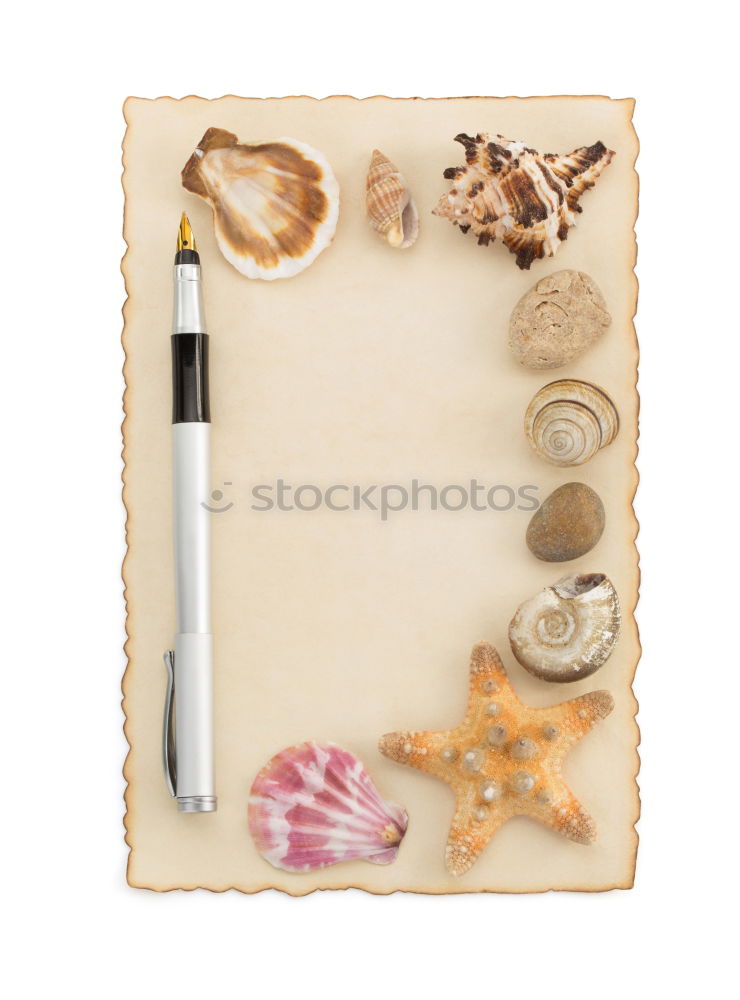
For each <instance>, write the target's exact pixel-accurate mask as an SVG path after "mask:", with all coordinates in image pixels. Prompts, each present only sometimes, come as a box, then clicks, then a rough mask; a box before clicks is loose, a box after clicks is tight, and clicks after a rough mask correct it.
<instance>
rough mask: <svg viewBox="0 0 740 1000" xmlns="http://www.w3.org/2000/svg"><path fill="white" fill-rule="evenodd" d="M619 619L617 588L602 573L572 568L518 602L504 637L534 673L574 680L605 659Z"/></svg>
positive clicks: (613, 639)
mask: <svg viewBox="0 0 740 1000" xmlns="http://www.w3.org/2000/svg"><path fill="white" fill-rule="evenodd" d="M621 621H622V616H621V612H620V609H619V599H618V597H617V592H616V590H615V589H614V587H613V585H612V583H611V582H610V581H609V580H608V579H607V578H606V577H605V576H604V574H603V573H588V574H578V575H576V574H574V575H571V576H564V577H563V578H562V580H558V582H557V583H555V584H553V586H552V587H545V589H544V590H543V591H541V592H540V593H539V594H537V596H536V597H533V598H531V600H529V601H525V602H524V604H522V605H521V606H520V607H519V609H518V610H517V612H516V614H515V615H514V618H513V619H512V622H511V624H510V625H509V641H510V642H511V648H512V650H513V652H514V656H516V658H517V660H519V662H520V663H521V665H522V666H523V667H524V668H525V669H526V670H528V671H529V672H530V674H534V676H535V677H540V678H542V680H545V681H578V680H581V679H582V678H584V677H588V676H589V675H590V674H593V673H595V672H596V671H597V670H598V669H599V667H601V666H603V664H604V663H606V661H607V659H608V658H609V655H610V653H611V651H612V649H613V648H614V643H615V642H616V641H617V636H618V635H619V629H620V625H621Z"/></svg>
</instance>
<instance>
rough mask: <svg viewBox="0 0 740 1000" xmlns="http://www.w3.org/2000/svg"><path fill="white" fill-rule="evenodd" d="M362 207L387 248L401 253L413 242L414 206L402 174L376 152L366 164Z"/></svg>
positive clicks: (416, 225)
mask: <svg viewBox="0 0 740 1000" xmlns="http://www.w3.org/2000/svg"><path fill="white" fill-rule="evenodd" d="M365 204H366V207H367V217H368V220H369V222H370V225H371V226H372V228H373V229H374V230H375V232H376V233H378V234H379V235H380V236H382V238H383V239H384V240H385V241H386V243H388V245H389V246H392V247H397V248H399V249H401V250H403V249H405V248H406V247H410V246H411V245H412V244H413V243H415V242H416V238H417V236H418V235H419V213H418V212H417V210H416V205H415V204H414V202H413V201H412V199H411V193H410V191H409V188H408V185H407V183H406V180H405V179H404V176H403V174H401V173H400V172H399V170H398V168H397V167H396V166H395V165H394V164H393V163H391V161H390V160H389V159H388V157H387V156H384V155H383V154H382V153H381V152H380V150H379V149H376V150H374V151H373V156H372V160H371V161H370V169H369V171H368V175H367V182H366V195H365Z"/></svg>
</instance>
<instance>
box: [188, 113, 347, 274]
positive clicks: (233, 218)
mask: <svg viewBox="0 0 740 1000" xmlns="http://www.w3.org/2000/svg"><path fill="white" fill-rule="evenodd" d="M182 183H183V187H185V188H186V189H187V190H188V191H192V192H193V193H194V194H197V195H200V197H201V198H203V199H204V200H205V201H207V202H208V204H209V205H210V206H211V208H212V209H213V223H214V227H215V231H216V241H217V243H218V246H219V249H220V250H221V253H222V254H223V255H224V257H225V258H226V259H227V260H228V261H229V263H231V264H233V265H234V267H235V268H236V269H237V270H238V271H241V273H242V274H245V275H246V276H247V277H248V278H263V279H265V280H267V281H271V280H272V279H274V278H289V277H291V276H292V275H295V274H299V273H300V272H301V271H303V270H304V269H305V268H307V267H308V266H309V264H311V263H313V261H314V260H316V258H317V257H318V255H319V254H320V253H321V251H322V250H325V249H326V247H328V246H329V244H330V243H331V241H332V239H333V238H334V232H335V230H336V227H337V219H338V217H339V186H338V185H337V182H336V179H335V177H334V174H333V172H332V169H331V167H330V166H329V163H328V161H327V160H326V157H325V156H324V155H323V154H322V153H319V152H318V150H316V149H313V148H312V147H311V146H308V145H307V144H306V143H305V142H299V141H298V140H297V139H276V140H274V141H271V142H258V143H253V144H246V143H240V142H239V140H238V139H237V137H236V136H235V135H234V134H233V132H227V131H225V130H224V129H221V128H209V129H208V131H207V132H206V133H205V135H204V136H203V138H202V139H201V140H200V142H199V143H198V145H197V147H196V149H195V151H194V153H193V155H192V156H191V157H190V159H189V160H188V162H187V163H186V164H185V168H184V169H183V171H182Z"/></svg>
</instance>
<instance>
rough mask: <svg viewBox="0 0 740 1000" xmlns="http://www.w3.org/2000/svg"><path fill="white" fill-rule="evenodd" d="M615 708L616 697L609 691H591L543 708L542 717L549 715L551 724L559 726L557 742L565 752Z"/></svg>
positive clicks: (548, 720)
mask: <svg viewBox="0 0 740 1000" xmlns="http://www.w3.org/2000/svg"><path fill="white" fill-rule="evenodd" d="M613 708H614V698H613V697H612V696H611V694H610V693H609V692H608V691H589V693H588V694H582V695H581V696H580V698H574V699H573V700H572V701H564V702H563V703H562V704H560V705H553V706H552V707H551V708H547V709H541V713H540V714H541V715H542V718H545V717H547V722H548V724H549V725H553V726H555V727H557V730H558V736H557V737H556V742H557V743H558V744H559V745H560V746H561V747H562V749H563V754H565V752H566V751H567V750H569V749H570V747H572V746H573V745H574V744H575V743H578V741H579V740H581V739H582V738H583V737H584V736H585V735H586V733H588V732H589V731H590V730H591V729H592V728H593V727H594V726H595V725H596V723H597V722H599V721H600V720H601V719H605V718H606V717H607V715H609V713H610V712H611V710H612V709H613Z"/></svg>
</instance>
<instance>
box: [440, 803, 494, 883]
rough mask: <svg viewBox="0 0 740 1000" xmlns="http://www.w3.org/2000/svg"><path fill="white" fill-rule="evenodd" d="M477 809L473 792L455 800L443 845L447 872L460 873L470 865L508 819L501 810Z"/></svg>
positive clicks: (451, 873) (478, 807) (463, 872)
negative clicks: (444, 845)
mask: <svg viewBox="0 0 740 1000" xmlns="http://www.w3.org/2000/svg"><path fill="white" fill-rule="evenodd" d="M480 809H481V807H480V805H478V806H476V801H475V795H474V794H470V793H468V794H465V795H463V796H462V797H460V798H459V799H458V802H457V807H456V809H455V815H454V817H453V819H452V825H451V827H450V834H449V836H448V838H447V846H446V847H445V866H446V868H447V871H448V872H449V873H450V875H455V876H458V875H464V874H465V872H466V871H468V870H469V869H470V868H472V866H473V865H474V864H475V862H476V860H477V859H478V857H479V855H480V853H481V851H483V849H484V848H485V847H486V846H487V845H488V842H489V841H490V839H491V837H493V835H494V833H496V831H497V830H498V829H500V827H501V826H503V824H504V823H505V822H506V820H507V819H508V818H509V817H508V814H507V813H506V812H505V811H504V810H502V809H494V808H492V809H485V808H484V809H483V811H482V812H481V811H478V810H480ZM483 812H484V813H485V816H483Z"/></svg>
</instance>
